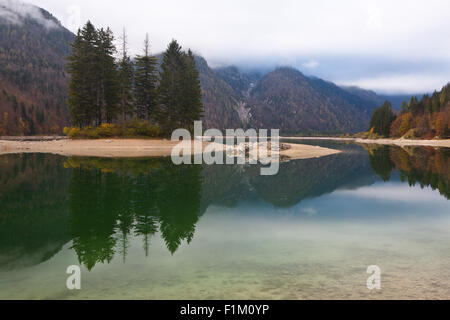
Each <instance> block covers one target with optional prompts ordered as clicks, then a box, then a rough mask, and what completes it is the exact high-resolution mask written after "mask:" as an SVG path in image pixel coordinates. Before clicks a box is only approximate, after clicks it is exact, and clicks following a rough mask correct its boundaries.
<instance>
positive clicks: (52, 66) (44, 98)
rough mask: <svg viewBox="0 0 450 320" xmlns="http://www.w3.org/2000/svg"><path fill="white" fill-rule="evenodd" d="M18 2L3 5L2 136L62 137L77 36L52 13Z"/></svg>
mask: <svg viewBox="0 0 450 320" xmlns="http://www.w3.org/2000/svg"><path fill="white" fill-rule="evenodd" d="M13 3H14V2H12V1H1V2H0V134H3V135H5V134H9V135H27V134H39V133H49V132H52V131H54V132H55V133H56V132H60V131H61V129H62V127H63V126H64V125H66V124H67V123H68V122H69V116H68V114H69V113H68V109H67V106H66V97H67V80H68V79H67V75H66V72H65V61H64V57H65V56H67V54H68V53H69V52H70V43H71V42H72V41H73V39H74V35H73V34H72V33H71V32H70V31H68V30H67V29H65V28H64V27H63V26H62V25H61V24H60V23H59V21H58V20H56V19H55V18H54V17H53V16H52V15H51V14H50V13H48V12H47V11H45V10H43V9H40V8H37V7H35V6H31V5H27V4H20V3H19V4H17V3H14V5H12V4H13Z"/></svg>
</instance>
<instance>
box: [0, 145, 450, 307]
mask: <svg viewBox="0 0 450 320" xmlns="http://www.w3.org/2000/svg"><path fill="white" fill-rule="evenodd" d="M333 147H335V148H340V149H342V150H343V153H341V154H339V155H334V156H330V157H325V158H320V159H311V160H300V161H293V162H289V163H284V164H282V166H281V168H280V172H279V174H278V175H277V176H273V177H262V176H260V175H259V168H258V167H255V166H237V165H235V166H181V167H179V166H178V167H177V166H174V165H172V164H171V163H170V159H134V160H131V159H130V160H123V159H122V160H115V159H96V158H64V157H59V156H53V155H42V154H32V155H8V156H2V157H0V200H1V203H2V207H1V209H0V299H24V298H25V299H110V298H114V299H348V298H352V299H381V298H388V299H408V298H419V299H422V298H429V299H448V298H450V277H448V275H447V273H448V266H449V265H450V204H449V201H448V198H449V181H450V179H449V177H450V174H449V171H450V169H449V161H450V160H449V150H448V149H432V148H408V149H399V148H395V147H377V148H371V149H368V150H366V149H363V148H361V147H359V146H356V145H353V144H340V143H333ZM69 265H80V266H81V271H82V273H81V286H82V289H81V290H74V291H70V290H68V289H67V288H66V279H67V277H68V275H67V274H66V268H67V267H68V266H69ZM369 265H378V266H379V267H380V269H381V272H382V273H381V287H382V288H381V290H372V291H371V290H368V289H367V287H366V280H367V278H368V276H369V274H367V273H366V269H367V267H368V266H369Z"/></svg>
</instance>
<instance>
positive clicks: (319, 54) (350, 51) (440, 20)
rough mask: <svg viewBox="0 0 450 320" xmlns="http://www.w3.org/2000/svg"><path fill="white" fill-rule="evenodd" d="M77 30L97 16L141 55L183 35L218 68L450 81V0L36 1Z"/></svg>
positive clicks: (363, 79)
mask: <svg viewBox="0 0 450 320" xmlns="http://www.w3.org/2000/svg"><path fill="white" fill-rule="evenodd" d="M27 2H30V3H33V4H35V5H38V6H40V7H43V8H44V9H46V10H48V11H50V12H51V13H53V14H54V15H55V16H56V17H57V18H58V19H59V20H61V22H62V23H63V24H64V25H65V26H66V27H67V28H69V29H70V30H72V31H76V29H77V28H78V27H79V26H80V24H82V23H85V22H86V21H87V20H88V19H90V20H91V21H92V22H93V23H94V24H95V25H96V26H97V27H101V26H110V27H111V28H112V29H113V31H114V32H115V34H116V35H117V36H118V35H119V34H120V33H121V30H122V29H123V27H125V28H126V29H127V32H128V36H129V42H130V44H129V46H130V50H131V51H132V52H133V53H138V52H139V50H140V47H141V45H142V42H143V39H144V38H145V33H146V32H148V33H149V35H150V40H151V44H152V50H153V52H155V53H156V52H160V51H162V50H164V48H165V47H166V46H167V44H168V42H169V41H170V40H171V39H172V38H175V39H177V40H178V41H179V42H180V43H181V44H182V45H183V47H185V48H188V47H190V48H192V49H193V50H194V51H195V52H197V53H199V54H201V55H202V56H203V57H205V58H206V59H207V60H208V62H209V63H210V65H212V66H218V65H229V64H235V65H238V66H241V67H262V68H272V67H274V66H277V65H292V66H294V67H297V68H298V69H300V70H301V71H302V72H304V73H306V74H309V75H315V76H318V77H321V78H324V79H326V80H331V81H334V82H336V83H338V84H346V85H357V86H360V87H363V88H367V89H374V90H375V91H377V92H381V93H417V92H424V91H433V90H435V89H440V88H441V87H442V86H443V85H444V84H446V83H447V82H448V81H450V1H448V0H426V1H418V0H408V1H406V0H405V1H403V0H395V1H394V0H386V1H384V0H377V1H364V0H363V1H362V0H340V1H335V0H315V1H299V0H277V1H274V0H273V1H267V0H221V1H216V0H189V1H186V0H158V1H155V0H127V1H111V0H70V1H67V0H63V1H61V0H28V1H27Z"/></svg>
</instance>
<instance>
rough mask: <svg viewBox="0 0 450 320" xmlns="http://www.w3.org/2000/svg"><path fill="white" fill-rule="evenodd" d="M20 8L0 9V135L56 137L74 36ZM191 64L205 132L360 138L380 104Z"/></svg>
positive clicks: (294, 80) (200, 61)
mask: <svg viewBox="0 0 450 320" xmlns="http://www.w3.org/2000/svg"><path fill="white" fill-rule="evenodd" d="M2 3H9V4H11V3H12V1H10V0H5V1H3V2H2ZM27 6H29V7H30V8H32V9H30V8H28V9H27V10H22V12H25V14H24V13H22V14H21V15H19V14H16V15H15V16H14V14H11V10H9V11H8V10H6V9H5V8H6V7H5V6H2V5H1V4H0V44H1V46H0V53H2V54H0V85H1V86H2V88H3V90H0V124H1V125H0V130H1V132H2V134H11V135H24V134H42V133H60V132H61V131H62V127H63V126H65V125H68V124H69V110H68V107H67V104H66V100H67V82H68V76H67V74H66V71H65V57H66V56H67V55H68V54H69V53H70V43H71V42H72V41H73V40H74V38H75V35H74V34H73V33H71V32H70V31H68V30H67V29H65V28H64V27H63V26H62V25H61V23H60V22H59V21H58V20H57V19H56V18H55V17H54V16H53V15H52V14H51V13H49V12H47V11H45V10H44V9H41V8H38V7H35V6H32V5H27ZM2 8H3V11H2ZM2 12H3V13H2ZM5 12H7V14H5ZM37 14H39V16H38V17H36V15H37ZM18 17H21V19H22V20H21V21H18ZM5 22H6V23H5ZM30 52H31V53H32V54H29V53H30ZM157 56H159V57H160V56H161V54H159V55H157ZM195 59H196V65H197V69H198V70H199V77H200V83H201V87H202V102H203V105H204V109H205V112H204V119H203V122H204V126H205V127H206V128H218V129H227V128H230V129H231V128H241V127H243V128H249V127H255V128H267V129H271V128H275V129H280V130H281V132H282V133H289V134H320V133H324V134H325V133H326V134H335V133H347V132H349V133H353V132H357V131H362V130H367V127H368V124H369V120H370V115H371V113H372V110H373V109H374V108H375V107H378V106H379V105H380V102H381V101H382V100H383V98H381V97H380V96H378V95H377V94H376V93H374V92H372V91H368V90H363V89H360V88H357V89H355V88H354V87H352V88H351V89H349V88H342V87H339V86H338V85H336V84H334V83H332V82H329V81H326V80H322V79H319V78H314V77H309V76H306V75H304V74H303V73H301V72H300V71H299V70H297V69H294V68H291V67H281V68H277V69H275V70H273V71H271V72H266V73H264V74H262V73H259V72H244V71H241V69H239V68H237V67H235V66H228V67H221V68H211V67H209V65H208V62H207V61H206V59H204V58H203V57H201V56H198V55H197V56H196V57H195ZM2 65H3V66H5V67H3V68H2ZM383 102H384V101H383ZM381 103H382V102H381Z"/></svg>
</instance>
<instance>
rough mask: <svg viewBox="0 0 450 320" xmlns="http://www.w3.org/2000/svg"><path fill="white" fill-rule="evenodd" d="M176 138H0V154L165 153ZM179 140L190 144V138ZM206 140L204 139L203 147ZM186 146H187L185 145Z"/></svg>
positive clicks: (300, 150) (310, 154)
mask: <svg viewBox="0 0 450 320" xmlns="http://www.w3.org/2000/svg"><path fill="white" fill-rule="evenodd" d="M178 143H179V142H177V141H170V140H161V139H154V140H145V139H99V140H70V139H66V140H52V141H6V140H0V155H1V154H10V153H52V154H59V155H63V156H80V157H111V158H138V157H168V156H170V155H171V153H172V148H173V147H174V146H176V145H177V144H178ZM183 143H186V144H189V145H190V146H192V148H191V154H194V152H193V144H191V141H185V142H183ZM207 145H208V143H207V142H204V147H205V146H207ZM290 145H291V148H290V149H289V150H283V151H281V152H280V155H281V156H285V157H287V158H289V159H291V160H294V159H310V158H317V157H323V156H328V155H332V154H336V153H339V152H340V151H338V150H333V149H328V148H322V147H317V146H309V145H301V144H290ZM188 148H189V147H188Z"/></svg>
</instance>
